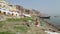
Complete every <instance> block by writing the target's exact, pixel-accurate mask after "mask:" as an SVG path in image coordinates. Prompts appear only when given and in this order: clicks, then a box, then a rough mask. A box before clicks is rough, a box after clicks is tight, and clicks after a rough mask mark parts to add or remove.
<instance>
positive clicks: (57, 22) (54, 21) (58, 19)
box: [45, 16, 60, 29]
mask: <svg viewBox="0 0 60 34" xmlns="http://www.w3.org/2000/svg"><path fill="white" fill-rule="evenodd" d="M45 20H47V21H48V22H49V23H51V24H53V25H54V26H56V27H57V28H58V29H60V17H54V16H51V17H50V19H45Z"/></svg>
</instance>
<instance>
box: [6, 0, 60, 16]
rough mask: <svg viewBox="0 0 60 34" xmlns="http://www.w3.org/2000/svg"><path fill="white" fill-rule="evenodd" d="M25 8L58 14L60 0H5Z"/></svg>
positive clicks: (59, 13) (59, 12)
mask: <svg viewBox="0 0 60 34" xmlns="http://www.w3.org/2000/svg"><path fill="white" fill-rule="evenodd" d="M7 1H8V2H11V3H13V4H15V5H21V6H23V7H24V8H27V9H36V10H39V11H40V12H41V13H45V14H48V15H60V0H7Z"/></svg>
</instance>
